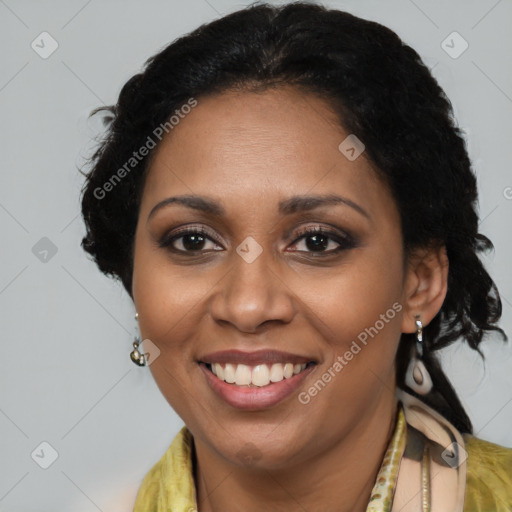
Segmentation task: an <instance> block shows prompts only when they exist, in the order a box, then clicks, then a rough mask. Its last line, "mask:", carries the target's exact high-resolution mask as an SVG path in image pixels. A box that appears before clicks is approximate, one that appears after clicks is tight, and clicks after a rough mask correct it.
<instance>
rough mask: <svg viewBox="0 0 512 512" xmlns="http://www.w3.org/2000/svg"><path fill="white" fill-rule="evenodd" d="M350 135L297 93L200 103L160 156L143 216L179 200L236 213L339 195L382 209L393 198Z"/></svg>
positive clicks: (325, 107) (326, 108)
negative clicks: (212, 201)
mask: <svg viewBox="0 0 512 512" xmlns="http://www.w3.org/2000/svg"><path fill="white" fill-rule="evenodd" d="M187 110H188V109H187ZM350 135H351V134H349V133H348V132H347V131H346V130H345V129H344V128H343V127H342V126H341V124H340V122H339V118H338V117H337V115H336V114H335V113H334V112H333V110H332V109H331V106H330V105H329V103H328V102H327V101H325V100H323V99H321V98H319V97H318V96H315V95H312V94H306V93H304V92H301V91H299V90H297V89H294V88H291V87H280V88H275V89H267V90H265V91H264V92H257V93H256V92H232V91H230V92H225V93H221V94H216V95H210V96H205V97H198V98H197V106H195V107H194V108H192V109H191V110H190V112H189V113H188V114H186V115H182V116H181V117H180V119H179V122H178V123H177V124H175V125H174V127H173V128H172V130H171V131H170V132H169V134H168V135H166V136H165V137H164V138H163V140H162V142H160V144H159V146H158V148H157V149H156V151H155V154H154V155H153V158H152V161H151V163H150V166H149V168H148V176H147V180H146V186H145V190H144V194H143V204H142V205H141V209H142V208H144V207H145V206H146V207H149V206H150V205H149V204H147V205H146V204H145V203H155V202H158V201H161V200H163V199H165V197H167V196H169V195H178V194H198V195H208V196H209V197H212V198H217V199H218V201H219V202H221V203H223V204H224V205H226V208H225V210H226V211H229V209H230V206H229V205H230V204H232V205H233V209H234V208H235V207H236V204H237V203H238V204H240V203H241V204H244V205H245V208H248V207H249V206H250V205H252V206H255V207H257V208H261V207H262V205H271V204H272V203H274V202H275V204H277V203H278V202H279V201H280V200H282V199H283V198H286V197H287V196H292V195H302V194H307V193H315V194H325V193H336V192H339V193H340V194H342V195H344V196H349V197H352V199H353V200H354V201H357V200H359V201H363V200H364V202H366V203H367V204H368V208H369V209H371V208H378V206H379V204H380V203H382V205H384V203H386V201H388V202H389V200H390V197H389V194H388V193H387V190H386V187H385V185H384V184H383V183H382V181H381V180H380V179H378V177H377V175H376V173H375V172H374V171H373V169H372V167H371V164H370V163H369V161H368V160H367V159H366V157H365V154H364V152H363V153H362V154H361V155H360V156H359V157H358V158H356V159H349V158H347V153H344V152H343V151H344V149H345V146H346V144H350V143H351V140H352V139H350V138H349V139H348V141H349V142H348V143H345V142H344V141H347V137H349V136H350ZM340 144H342V150H340ZM358 149H360V148H356V150H358ZM352 155H353V153H352ZM348 156H351V153H348Z"/></svg>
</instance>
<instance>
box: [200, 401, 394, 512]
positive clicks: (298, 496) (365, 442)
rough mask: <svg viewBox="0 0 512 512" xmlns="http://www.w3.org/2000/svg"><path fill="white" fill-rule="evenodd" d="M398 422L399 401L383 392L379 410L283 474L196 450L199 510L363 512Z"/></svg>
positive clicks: (282, 470)
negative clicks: (324, 448) (233, 462)
mask: <svg viewBox="0 0 512 512" xmlns="http://www.w3.org/2000/svg"><path fill="white" fill-rule="evenodd" d="M369 409H370V408H369ZM395 420H396V399H395V397H394V395H392V394H391V393H389V392H388V391H385V392H384V395H383V396H382V397H381V399H380V400H379V402H378V404H377V407H375V408H372V409H370V410H369V412H368V414H367V415H365V417H362V418H361V419H360V421H359V422H358V423H357V425H356V428H352V429H351V430H350V432H349V433H348V435H347V436H345V437H343V438H342V439H340V440H339V441H338V442H337V443H336V444H334V445H333V446H331V447H330V449H329V450H328V451H326V452H322V453H319V454H317V455H316V456H315V457H314V458H308V460H307V461H304V462H303V463H302V464H299V465H295V466H293V467H287V468H286V469H280V470H274V469H272V470H267V469H261V468H258V469H254V468H249V469H247V468H240V467H239V466H235V465H233V464H231V463H229V462H227V461H226V460H224V459H220V458H219V457H218V456H210V454H208V450H207V449H204V448H205V447H203V446H197V447H196V454H197V457H196V475H195V477H196V478H195V479H196V488H197V497H198V508H199V511H200V512H217V511H223V510H246V511H251V512H252V511H253V510H254V511H256V510H257V511H258V512H259V511H260V510H273V511H281V510H282V511H287V512H289V511H294V510H297V511H303V510H336V511H339V512H349V511H350V512H365V511H366V508H367V505H368V501H369V500H370V494H371V491H372V488H373V486H374V484H375V479H376V477H377V473H378V471H379V468H380V465H381V462H382V459H383V457H384V453H385V451H386V448H387V446H388V443H389V441H390V439H391V436H392V435H393V431H394V427H395ZM210 453H211V452H210Z"/></svg>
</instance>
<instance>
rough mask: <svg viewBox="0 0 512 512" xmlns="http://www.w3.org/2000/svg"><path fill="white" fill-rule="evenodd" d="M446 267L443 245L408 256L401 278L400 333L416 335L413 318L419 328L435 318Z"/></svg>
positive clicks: (442, 294) (445, 285)
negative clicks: (403, 276) (419, 324)
mask: <svg viewBox="0 0 512 512" xmlns="http://www.w3.org/2000/svg"><path fill="white" fill-rule="evenodd" d="M448 267H449V263H448V256H447V255H446V247H445V246H444V245H443V246H440V247H430V248H424V249H416V250H414V251H413V252H412V253H411V255H410V256H409V259H408V263H407V270H406V275H405V279H404V296H403V303H402V304H403V306H404V315H403V319H402V332H405V333H413V332H416V323H415V320H416V319H415V316H416V315H419V316H420V319H421V322H422V323H423V325H428V324H429V323H430V321H431V320H432V319H433V318H434V317H435V316H436V315H437V313H438V312H439V310H440V309H441V306H442V305H443V302H444V299H445V297H446V291H447V289H448Z"/></svg>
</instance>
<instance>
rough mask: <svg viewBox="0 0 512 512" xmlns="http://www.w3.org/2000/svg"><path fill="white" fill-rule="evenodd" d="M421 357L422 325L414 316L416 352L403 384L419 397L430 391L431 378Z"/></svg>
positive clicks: (417, 316)
mask: <svg viewBox="0 0 512 512" xmlns="http://www.w3.org/2000/svg"><path fill="white" fill-rule="evenodd" d="M422 357H423V324H422V323H421V320H420V317H419V315H416V350H415V353H414V354H413V356H412V358H411V361H410V363H409V366H408V367H407V371H406V373H405V383H406V384H407V386H409V387H410V388H411V389H412V390H413V391H415V392H416V393H418V394H419V395H426V394H427V393H429V392H430V391H431V390H432V386H433V383H432V378H431V377H430V374H429V373H428V370H427V368H426V367H425V364H424V363H423V361H422Z"/></svg>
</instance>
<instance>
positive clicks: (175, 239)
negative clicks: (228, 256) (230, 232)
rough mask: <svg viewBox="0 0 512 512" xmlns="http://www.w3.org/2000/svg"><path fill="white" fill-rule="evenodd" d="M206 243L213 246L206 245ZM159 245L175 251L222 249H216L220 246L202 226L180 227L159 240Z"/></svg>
mask: <svg viewBox="0 0 512 512" xmlns="http://www.w3.org/2000/svg"><path fill="white" fill-rule="evenodd" d="M208 243H211V244H212V245H213V246H210V247H208ZM159 245H160V247H162V248H168V249H169V250H172V251H175V252H182V253H186V252H198V251H208V250H215V251H218V250H223V249H222V247H221V248H220V249H218V248H217V249H216V248H215V247H220V246H219V245H218V244H217V242H216V241H215V240H214V239H213V237H212V236H211V235H210V234H209V233H208V231H207V230H205V229H204V228H202V227H201V228H195V227H188V228H185V229H181V230H179V231H177V232H174V233H171V234H170V235H166V236H165V237H164V238H163V239H162V240H161V241H160V242H159Z"/></svg>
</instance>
